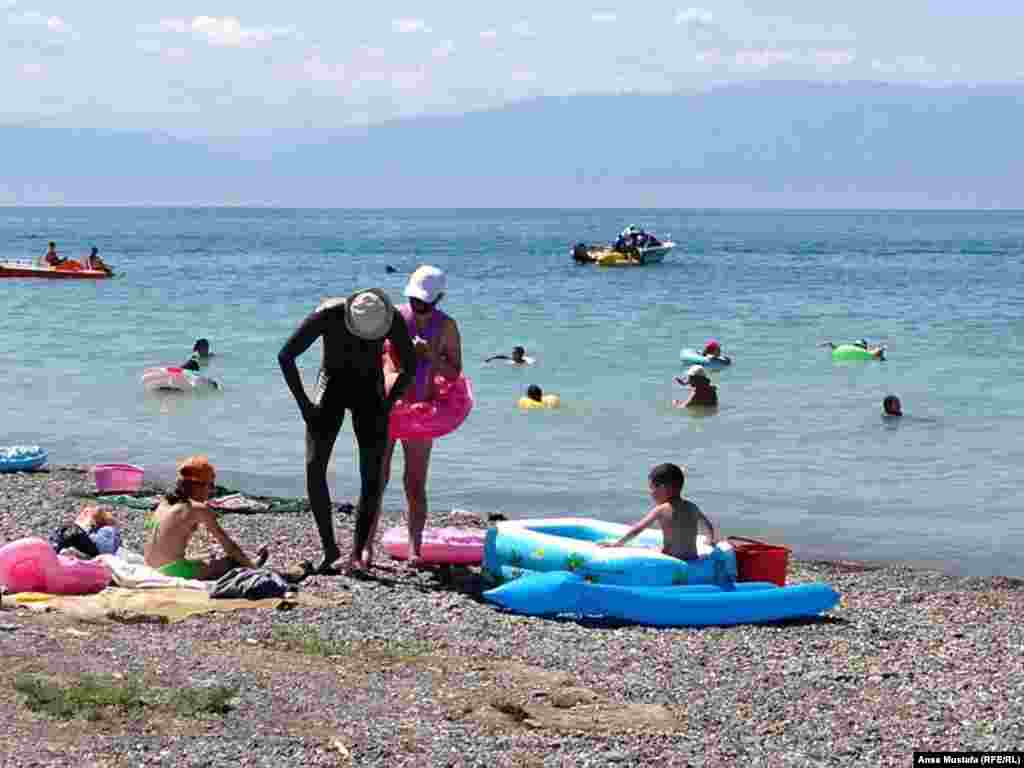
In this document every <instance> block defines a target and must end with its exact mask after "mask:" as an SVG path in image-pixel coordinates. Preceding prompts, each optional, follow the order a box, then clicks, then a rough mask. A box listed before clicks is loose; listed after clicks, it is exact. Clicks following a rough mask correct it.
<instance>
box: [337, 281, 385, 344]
mask: <svg viewBox="0 0 1024 768" xmlns="http://www.w3.org/2000/svg"><path fill="white" fill-rule="evenodd" d="M394 314H395V308H394V305H392V303H391V299H389V298H388V295H387V294H386V293H384V291H382V290H380V289H379V288H369V289H366V290H362V291H356V292H355V293H353V294H352V295H351V296H349V297H348V299H347V300H346V302H345V327H346V328H348V330H349V331H350V332H351V333H352V335H353V336H357V337H358V338H360V339H366V340H367V341H376V340H377V339H382V338H384V337H385V336H386V335H387V332H388V331H389V330H391V321H392V320H393V319H394Z"/></svg>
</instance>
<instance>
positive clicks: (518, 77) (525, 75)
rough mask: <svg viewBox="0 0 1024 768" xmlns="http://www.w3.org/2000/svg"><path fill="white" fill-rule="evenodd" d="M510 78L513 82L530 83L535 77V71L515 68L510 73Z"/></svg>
mask: <svg viewBox="0 0 1024 768" xmlns="http://www.w3.org/2000/svg"><path fill="white" fill-rule="evenodd" d="M511 78H512V82H513V83H532V82H533V81H535V80H536V79H537V73H536V72H528V71H526V70H517V71H515V72H513V73H512V74H511Z"/></svg>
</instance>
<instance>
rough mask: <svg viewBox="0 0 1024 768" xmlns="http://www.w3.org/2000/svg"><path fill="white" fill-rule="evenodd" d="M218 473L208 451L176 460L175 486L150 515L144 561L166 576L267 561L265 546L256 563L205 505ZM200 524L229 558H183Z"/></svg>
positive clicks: (213, 574) (196, 575) (220, 571)
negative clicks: (176, 474)
mask: <svg viewBox="0 0 1024 768" xmlns="http://www.w3.org/2000/svg"><path fill="white" fill-rule="evenodd" d="M215 477H216V472H215V471H214V469H213V466H212V465H211V464H210V462H209V460H208V459H207V458H206V457H205V456H191V457H189V458H187V459H185V460H184V461H183V462H182V463H181V464H180V465H178V482H177V484H176V485H175V487H174V490H173V491H172V492H171V493H169V494H168V495H167V496H166V497H165V498H164V500H163V501H162V502H161V503H160V506H158V507H157V508H156V510H155V511H154V512H153V513H152V514H151V515H150V516H149V519H148V520H146V529H147V531H148V533H147V536H146V545H145V549H144V553H145V557H146V565H148V566H149V567H151V568H156V569H157V570H158V571H160V573H162V574H164V575H165V576H176V577H178V578H182V579H198V580H200V581H214V580H216V579H219V578H220V577H221V576H223V575H224V574H225V573H227V572H228V571H230V570H231V569H233V568H238V567H242V568H259V567H260V566H262V565H263V564H264V563H265V562H266V560H267V549H266V547H264V548H262V549H261V550H260V551H259V553H258V554H257V558H256V561H255V562H253V561H252V560H250V559H249V558H248V557H247V556H246V554H245V552H243V551H242V549H241V547H239V546H238V545H237V544H236V543H235V542H234V540H233V539H232V538H231V537H230V536H228V534H227V532H226V531H225V530H224V529H223V528H221V527H220V523H218V522H217V516H216V515H215V514H214V513H213V511H212V510H211V509H210V508H209V507H207V506H206V501H207V499H209V498H210V490H211V489H212V488H213V481H214V478H215ZM200 525H203V527H205V528H206V530H208V531H209V532H210V533H212V534H213V537H214V538H215V539H216V540H217V543H218V544H220V545H221V546H222V547H223V548H224V552H225V554H226V555H227V556H226V557H220V558H212V559H204V560H189V559H187V558H186V557H185V550H186V549H187V548H188V543H189V540H190V539H191V538H192V535H193V534H194V533H195V532H196V529H197V528H198V527H199V526H200Z"/></svg>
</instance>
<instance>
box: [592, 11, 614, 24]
mask: <svg viewBox="0 0 1024 768" xmlns="http://www.w3.org/2000/svg"><path fill="white" fill-rule="evenodd" d="M618 18H619V17H618V16H616V15H615V14H614V13H609V12H608V11H599V12H598V13H592V14H591V15H590V20H591V21H592V22H594V23H595V24H613V23H614V22H615V21H617V20H618Z"/></svg>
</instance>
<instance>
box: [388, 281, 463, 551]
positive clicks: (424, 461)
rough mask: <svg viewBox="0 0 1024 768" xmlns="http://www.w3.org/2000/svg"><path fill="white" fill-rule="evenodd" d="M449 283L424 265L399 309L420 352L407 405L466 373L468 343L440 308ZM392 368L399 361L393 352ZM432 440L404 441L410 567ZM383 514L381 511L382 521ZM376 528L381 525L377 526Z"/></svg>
mask: <svg viewBox="0 0 1024 768" xmlns="http://www.w3.org/2000/svg"><path fill="white" fill-rule="evenodd" d="M446 287H447V278H446V277H445V274H444V272H443V271H441V270H440V269H438V268H437V267H433V266H430V265H423V266H421V267H419V268H417V269H416V271H415V272H413V273H412V275H411V276H410V277H409V282H408V284H407V285H406V286H405V295H406V296H407V297H408V298H409V303H408V304H405V305H403V306H401V307H399V308H398V311H399V312H400V313H401V316H402V318H403V319H404V320H405V323H406V326H407V327H408V330H409V335H410V336H412V337H413V345H414V346H415V349H416V359H417V361H418V364H417V366H416V382H415V384H414V386H413V387H411V388H410V391H409V393H408V394H407V395H406V397H405V400H406V401H407V402H424V401H427V400H431V399H432V398H433V397H434V377H435V376H441V377H443V378H445V379H449V380H454V379H457V378H458V377H459V376H460V375H461V373H462V339H461V337H460V336H459V327H458V325H457V324H456V322H455V320H453V319H452V318H451V317H449V316H448V315H446V314H445V313H444V312H442V311H441V310H440V309H438V308H437V305H438V304H439V303H440V301H441V299H443V298H444V296H445V288H446ZM390 357H391V363H390V364H389V365H390V366H391V367H392V368H393V367H394V366H395V363H396V362H398V361H395V360H394V349H393V348H392V351H391V355H390ZM433 445H434V441H433V440H431V439H425V440H424V439H417V440H413V439H403V440H402V450H403V452H404V455H405V478H404V481H405V483H404V484H405V498H406V501H407V503H408V505H409V513H408V519H407V522H408V525H409V562H410V564H411V565H416V564H417V563H418V562H419V560H420V547H421V545H422V542H423V528H424V526H425V525H426V522H427V472H428V470H429V468H430V451H431V449H432V448H433ZM394 451H395V441H394V440H390V439H389V440H388V445H387V450H386V452H385V455H384V487H385V488H386V487H387V484H388V482H389V480H390V479H391V458H392V456H393V455H394ZM379 514H380V510H378V519H379ZM374 524H375V525H376V520H375V521H374Z"/></svg>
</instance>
